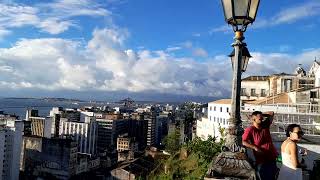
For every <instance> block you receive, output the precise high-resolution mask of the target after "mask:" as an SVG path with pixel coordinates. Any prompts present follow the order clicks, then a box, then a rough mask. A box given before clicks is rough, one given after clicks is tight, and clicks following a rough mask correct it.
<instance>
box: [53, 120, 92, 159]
mask: <svg viewBox="0 0 320 180" xmlns="http://www.w3.org/2000/svg"><path fill="white" fill-rule="evenodd" d="M59 135H60V136H70V137H72V139H74V140H75V141H76V142H77V143H78V152H81V153H88V154H92V155H95V154H96V153H97V137H98V126H97V122H96V120H95V117H94V116H86V115H85V116H84V120H83V121H81V122H80V121H70V120H68V119H66V118H60V128H59Z"/></svg>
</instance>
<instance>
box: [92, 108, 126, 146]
mask: <svg viewBox="0 0 320 180" xmlns="http://www.w3.org/2000/svg"><path fill="white" fill-rule="evenodd" d="M97 123H98V151H99V152H104V151H105V150H107V149H109V150H113V149H116V145H117V137H118V136H119V135H120V134H123V133H125V132H126V131H128V119H124V118H123V116H122V115H121V114H105V115H103V116H102V118H97Z"/></svg>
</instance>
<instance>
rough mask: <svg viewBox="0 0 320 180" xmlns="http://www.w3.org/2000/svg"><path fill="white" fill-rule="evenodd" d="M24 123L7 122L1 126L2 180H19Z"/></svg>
mask: <svg viewBox="0 0 320 180" xmlns="http://www.w3.org/2000/svg"><path fill="white" fill-rule="evenodd" d="M22 135H23V121H20V120H7V121H6V122H5V123H3V124H2V125H1V126H0V162H1V163H0V179H8V180H18V179H19V169H20V168H19V166H20V164H19V162H20V156H19V155H20V154H21V146H22Z"/></svg>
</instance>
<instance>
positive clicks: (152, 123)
mask: <svg viewBox="0 0 320 180" xmlns="http://www.w3.org/2000/svg"><path fill="white" fill-rule="evenodd" d="M156 117H157V115H156V112H155V111H154V109H153V108H152V110H151V112H150V113H146V114H145V120H147V121H148V129H147V146H154V145H156Z"/></svg>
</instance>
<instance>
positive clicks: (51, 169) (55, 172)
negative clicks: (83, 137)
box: [24, 137, 77, 180]
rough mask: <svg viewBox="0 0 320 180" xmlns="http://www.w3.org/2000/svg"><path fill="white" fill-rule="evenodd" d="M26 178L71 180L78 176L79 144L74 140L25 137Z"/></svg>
mask: <svg viewBox="0 0 320 180" xmlns="http://www.w3.org/2000/svg"><path fill="white" fill-rule="evenodd" d="M24 161H25V162H24V164H25V165H24V176H25V177H28V178H42V179H62V180H64V179H70V178H71V177H72V176H74V175H76V168H77V143H76V142H75V141H73V140H72V139H70V138H69V139H61V138H51V139H49V138H43V137H25V149H24Z"/></svg>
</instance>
